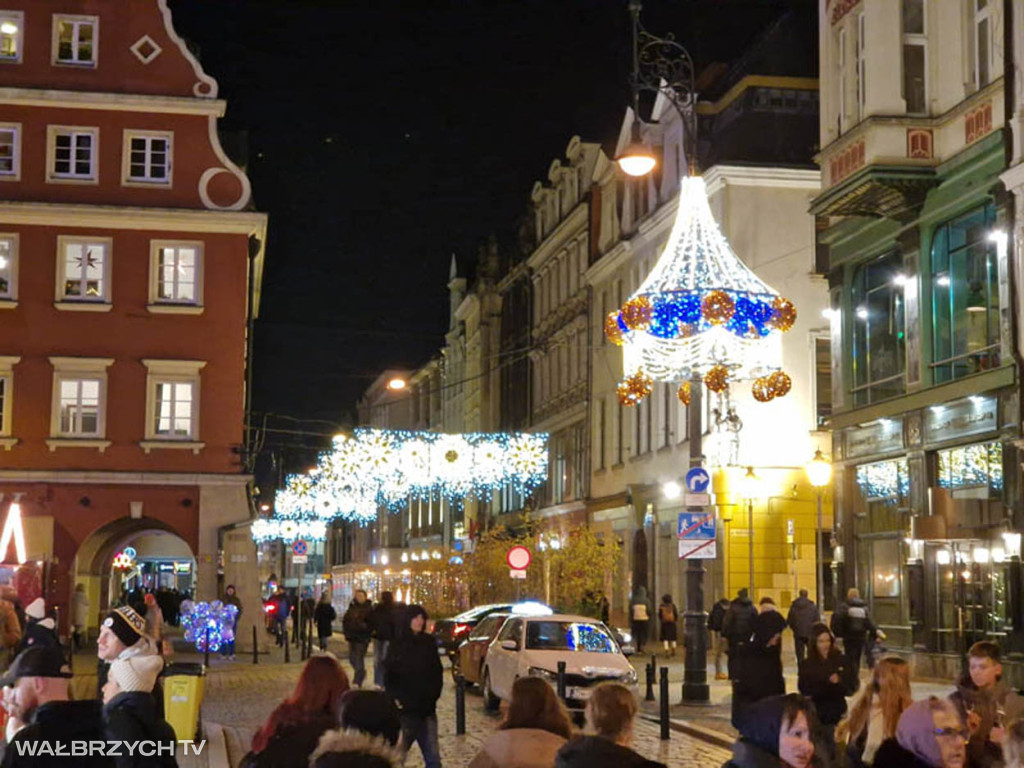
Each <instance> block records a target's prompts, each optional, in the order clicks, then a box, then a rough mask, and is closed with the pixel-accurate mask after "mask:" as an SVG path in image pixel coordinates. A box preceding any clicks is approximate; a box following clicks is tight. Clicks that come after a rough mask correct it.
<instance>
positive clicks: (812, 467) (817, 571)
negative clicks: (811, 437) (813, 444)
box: [804, 450, 832, 613]
mask: <svg viewBox="0 0 1024 768" xmlns="http://www.w3.org/2000/svg"><path fill="white" fill-rule="evenodd" d="M804 470H805V471H806V472H807V481H808V482H809V483H810V484H811V485H812V486H814V490H815V491H816V492H817V494H818V527H817V528H816V529H815V537H814V558H815V565H814V588H815V590H816V591H817V599H818V612H819V613H821V612H822V611H823V610H824V608H825V602H824V597H823V596H822V586H821V582H822V577H821V568H822V551H821V527H822V525H821V497H822V495H823V494H824V493H825V488H826V486H828V484H829V483H831V482H832V462H830V461H829V460H828V459H826V458H825V457H824V456H823V455H822V453H821V451H820V450H818V451H815V452H814V458H813V459H811V460H810V461H808V462H807V465H806V466H805V467H804Z"/></svg>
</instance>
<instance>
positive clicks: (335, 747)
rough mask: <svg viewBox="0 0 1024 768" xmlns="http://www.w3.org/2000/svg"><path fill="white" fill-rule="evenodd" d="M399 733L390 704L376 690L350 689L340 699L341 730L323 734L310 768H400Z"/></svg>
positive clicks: (386, 698)
mask: <svg viewBox="0 0 1024 768" xmlns="http://www.w3.org/2000/svg"><path fill="white" fill-rule="evenodd" d="M401 730H402V724H401V721H400V720H399V718H398V710H397V709H396V708H395V705H394V702H392V701H391V699H389V698H388V697H387V696H386V695H385V694H383V693H381V692H380V691H360V690H354V689H353V690H350V691H348V692H347V693H346V694H345V695H344V696H342V697H341V728H338V729H337V730H333V731H327V732H326V733H325V734H324V735H323V736H321V737H320V744H319V745H318V746H317V748H316V749H315V750H314V751H313V754H312V755H311V756H310V758H309V765H310V768H402V765H403V762H404V761H405V755H404V754H403V753H402V751H401V750H400V749H398V747H397V746H396V745H397V744H398V737H399V735H400V733H401Z"/></svg>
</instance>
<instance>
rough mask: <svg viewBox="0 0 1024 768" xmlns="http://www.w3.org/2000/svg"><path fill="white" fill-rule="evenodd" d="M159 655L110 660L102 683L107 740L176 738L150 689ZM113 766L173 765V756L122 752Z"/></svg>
mask: <svg viewBox="0 0 1024 768" xmlns="http://www.w3.org/2000/svg"><path fill="white" fill-rule="evenodd" d="M163 668H164V660H163V658H162V657H160V656H132V657H130V658H127V659H118V660H116V661H114V662H112V663H111V665H110V671H109V672H108V673H107V682H106V685H104V686H103V724H104V726H105V730H106V738H107V739H108V740H111V741H127V742H134V741H159V742H164V743H166V742H173V741H175V740H176V738H177V737H176V736H175V735H174V729H173V728H171V726H170V725H169V724H168V723H167V721H166V720H164V719H162V718H161V717H160V716H159V715H158V714H157V710H156V702H155V701H154V700H153V696H152V690H153V686H155V685H156V679H157V677H158V676H159V675H160V673H161V672H162V671H163ZM115 763H116V765H117V768H142V767H143V766H175V765H177V763H176V761H175V760H174V757H173V756H167V755H163V756H160V757H157V756H151V757H143V756H142V755H140V754H138V753H137V752H136V754H135V755H134V756H132V755H125V756H124V757H121V758H117V759H116V760H115Z"/></svg>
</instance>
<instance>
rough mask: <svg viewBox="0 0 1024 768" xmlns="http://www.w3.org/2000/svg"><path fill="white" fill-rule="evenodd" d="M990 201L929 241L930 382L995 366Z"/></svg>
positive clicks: (996, 270)
mask: <svg viewBox="0 0 1024 768" xmlns="http://www.w3.org/2000/svg"><path fill="white" fill-rule="evenodd" d="M994 223H995V206H993V205H992V204H991V203H990V204H988V205H985V206H982V207H981V208H977V209H975V210H974V211H971V212H970V213H968V214H966V215H964V216H961V217H959V218H957V219H954V220H953V221H951V222H948V223H946V224H944V225H942V226H940V227H939V228H938V229H937V230H936V231H935V236H934V239H933V241H932V253H931V260H932V264H931V271H932V360H933V362H932V363H931V368H932V371H933V373H934V376H935V383H941V382H944V381H950V380H952V379H957V378H960V377H961V376H969V375H971V374H972V373H978V372H980V371H985V370H989V369H991V368H996V367H998V366H999V364H1000V362H1001V360H1000V355H999V346H1000V343H999V341H1000V340H999V265H998V263H997V259H998V253H997V249H996V244H995V243H993V242H992V241H990V240H989V233H990V232H991V230H992V226H993V224H994Z"/></svg>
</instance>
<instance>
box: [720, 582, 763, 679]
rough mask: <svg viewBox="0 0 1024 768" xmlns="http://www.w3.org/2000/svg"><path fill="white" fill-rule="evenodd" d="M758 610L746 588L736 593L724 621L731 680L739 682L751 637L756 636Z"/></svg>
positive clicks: (723, 632) (723, 629)
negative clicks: (755, 623)
mask: <svg viewBox="0 0 1024 768" xmlns="http://www.w3.org/2000/svg"><path fill="white" fill-rule="evenodd" d="M755 618H757V608H755V607H754V604H753V603H752V602H751V601H750V598H749V597H748V596H747V590H746V587H744V588H743V589H741V590H740V591H739V592H737V593H736V599H735V600H733V601H732V602H731V603H729V608H728V610H726V612H725V617H724V618H723V619H722V635H723V636H724V637H725V639H726V641H727V642H728V643H729V647H728V651H727V652H728V654H729V679H730V680H732V681H736V680H739V678H740V674H741V668H742V667H743V660H744V657H745V656H746V654H747V650H748V649H749V647H750V636H751V635H753V634H754V619H755Z"/></svg>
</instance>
